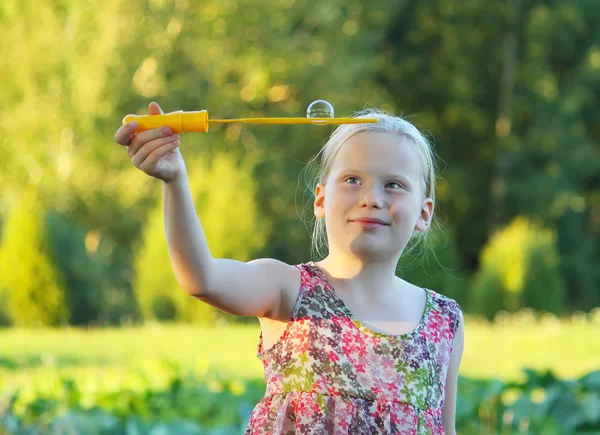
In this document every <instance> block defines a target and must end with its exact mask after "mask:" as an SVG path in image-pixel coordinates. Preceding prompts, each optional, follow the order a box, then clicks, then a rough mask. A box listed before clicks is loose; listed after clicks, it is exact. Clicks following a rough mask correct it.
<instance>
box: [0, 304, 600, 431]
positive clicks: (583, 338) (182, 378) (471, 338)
mask: <svg viewBox="0 0 600 435" xmlns="http://www.w3.org/2000/svg"><path fill="white" fill-rule="evenodd" d="M598 314H599V312H598V310H597V311H596V313H595V314H594V315H588V316H585V315H580V316H574V317H572V318H570V319H568V320H563V321H559V320H558V319H556V318H553V317H546V318H544V319H542V320H538V321H536V320H535V319H533V317H532V316H531V315H530V314H528V313H527V312H525V313H521V314H518V315H516V316H512V317H507V318H505V319H502V318H501V319H500V320H499V321H497V322H496V323H494V324H488V323H486V322H481V321H477V320H475V319H472V318H469V317H467V318H466V325H467V326H466V337H467V339H466V348H465V352H464V357H463V364H462V367H461V374H462V375H463V378H461V382H460V383H459V390H460V391H459V393H460V397H459V399H460V400H459V401H458V405H459V406H458V408H457V425H458V426H457V427H459V428H460V429H461V430H463V432H464V433H468V434H471V433H473V434H475V433H482V431H484V432H489V433H491V432H490V431H492V432H493V430H492V429H491V428H493V427H496V428H501V429H499V430H501V431H502V433H511V434H512V433H516V432H515V430H516V429H517V428H520V427H521V426H520V425H521V424H524V423H523V422H525V423H526V424H529V418H530V416H531V418H532V420H531V424H532V425H535V427H536V428H537V429H536V430H541V431H543V432H544V433H549V434H550V433H552V434H554V433H561V431H563V429H565V427H566V426H565V427H558V426H556V425H555V422H556V421H563V420H564V418H566V417H565V416H561V414H560V409H562V408H560V407H559V408H556V409H558V411H556V410H555V412H554V413H555V414H557V415H554V418H555V420H552V421H551V420H549V419H546V413H545V412H542V411H539V412H542V414H540V416H538V417H535V416H534V414H532V413H533V411H532V409H533V408H532V407H533V406H538V407H540V409H542V407H543V406H550V407H552V406H556V405H555V402H556V401H557V400H558V401H561V400H566V399H565V397H567V398H568V400H569V401H570V402H569V406H570V408H569V410H570V411H569V413H570V414H569V418H571V419H574V420H573V421H577V423H573V425H571V427H585V424H586V423H585V421H587V422H588V423H589V424H591V425H592V426H588V428H596V429H597V423H598V422H597V421H596V420H598V421H600V416H599V415H597V414H598V412H596V411H593V410H594V409H595V408H596V405H597V402H598V400H599V399H600V395H599V393H598V392H594V389H597V386H598V385H599V384H598V383H599V381H600V378H598V374H600V372H596V373H594V374H593V375H591V377H588V379H587V380H585V381H577V382H576V383H574V384H567V383H565V384H562V383H559V382H558V381H551V384H547V383H546V381H545V379H546V378H545V375H543V372H544V370H546V369H550V370H552V371H553V372H554V374H555V375H556V376H558V377H559V378H562V379H567V378H569V379H570V378H579V377H581V376H583V375H585V374H588V373H590V374H591V372H593V371H595V370H598V369H599V368H600V341H598V340H594V339H593V337H598V336H600V321H599V317H600V316H599V315H598ZM258 334H259V325H258V323H255V324H249V325H234V326H233V325H232V326H221V327H215V328H212V329H210V328H200V327H194V326H190V325H164V324H162V325H157V324H154V325H146V326H144V327H128V328H120V329H117V328H107V329H91V330H83V329H72V328H68V329H54V330H52V329H37V330H36V329H5V330H0V397H4V398H8V402H7V403H8V404H9V405H8V408H5V410H6V409H8V412H5V413H4V414H3V413H2V411H0V433H3V432H2V431H3V430H5V431H6V433H21V431H24V430H29V429H26V427H27V425H32V424H34V425H42V426H40V427H38V428H37V429H35V430H42V431H44V430H49V431H50V430H53V429H51V428H52V427H59V426H60V427H62V426H64V425H67V426H69V427H70V428H71V429H72V430H73V431H74V432H73V433H86V434H87V433H90V434H91V433H104V432H98V430H99V428H100V427H105V428H106V427H108V428H109V429H106V430H107V431H108V432H107V433H119V434H121V433H123V434H125V433H129V432H127V431H128V430H130V429H131V427H133V426H135V427H136V428H137V429H136V430H137V431H138V432H135V431H134V432H135V433H146V432H145V431H150V430H151V429H150V428H151V427H155V426H156V425H158V426H160V425H161V424H169V425H171V426H169V429H165V428H163V429H161V430H164V431H165V432H164V433H169V434H170V433H183V432H182V430H183V428H182V427H181V426H179V425H189V424H192V425H198V424H202V425H203V427H204V429H201V428H200V426H197V427H196V426H194V429H193V430H191V432H185V433H194V434H197V433H207V434H208V433H210V434H212V433H215V434H216V433H218V434H238V433H242V431H243V428H244V425H245V424H246V422H247V418H248V415H249V412H250V410H251V408H252V407H253V406H254V404H255V403H256V402H257V401H258V399H259V398H260V396H261V395H262V394H263V393H264V384H263V383H262V380H261V379H260V378H261V377H262V364H261V362H260V361H259V360H258V358H257V357H256V355H255V352H256V345H257V340H258ZM525 367H529V368H532V369H534V370H535V371H536V372H538V373H540V375H539V376H538V375H537V374H532V372H530V373H529V375H528V376H529V379H527V380H525V379H524V376H525V372H524V371H523V369H524V368H525ZM531 376H533V377H531ZM475 378H486V379H488V380H486V381H481V382H479V381H476V380H475ZM491 378H499V379H501V380H502V381H505V382H507V381H517V382H525V384H523V385H522V386H521V387H519V388H518V389H517V390H515V389H511V387H509V386H506V384H503V385H498V383H497V381H493V380H491ZM542 387H543V388H542ZM586 391H587V393H585V392H586ZM7 393H8V394H7ZM530 393H531V396H529V394H530ZM11 397H12V398H13V399H10V398H11ZM544 400H548V402H547V403H548V405H544V404H541V401H544ZM557 403H558V402H557ZM561 403H562V402H561ZM0 405H1V404H0ZM1 406H6V403H5V404H4V405H1ZM1 406H0V409H2V408H1ZM548 409H550V408H548ZM552 409H555V408H552ZM565 409H566V408H565ZM65 412H66V414H64V413H65ZM590 412H591V413H590ZM498 416H500V417H498ZM507 418H508V420H506V419H507ZM513 418H514V419H515V420H514V421H513V420H512V419H513ZM498 419H499V420H498ZM556 419H558V420H556ZM586 419H587V420H586ZM498 421H499V423H498ZM511 421H513V422H512V423H511ZM564 421H566V420H564ZM167 422H170V423H167ZM53 425H54V426H53ZM56 425H58V426H56ZM107 425H108V426H107ZM498 425H500V426H498ZM505 425H506V426H505ZM158 426H157V427H158ZM126 427H129V428H130V429H125V428H126ZM208 428H212V429H210V430H209V429H208ZM511 428H512V429H511ZM30 429H31V427H30ZM213 429H214V432H211V431H212V430H213ZM505 429H506V430H505ZM509 429H510V430H509ZM31 430H34V429H31ZM156 430H158V429H156ZM519 430H520V429H519ZM82 431H83V432H82ZM105 432H106V431H105ZM161 433H163V432H161Z"/></svg>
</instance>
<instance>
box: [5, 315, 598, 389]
mask: <svg viewBox="0 0 600 435" xmlns="http://www.w3.org/2000/svg"><path fill="white" fill-rule="evenodd" d="M588 317H590V316H588ZM595 319H596V320H593V321H590V320H583V317H574V318H572V319H570V320H568V321H558V320H557V319H554V318H551V317H550V318H547V319H546V320H543V321H541V322H536V321H535V320H533V319H532V318H531V316H530V315H528V314H527V313H523V314H521V315H518V316H514V317H511V318H509V319H507V320H503V321H500V322H497V323H495V324H491V325H490V324H487V323H484V322H479V321H476V320H475V319H471V318H469V317H467V319H466V321H465V324H466V334H465V335H466V344H465V351H464V355H463V362H462V365H461V374H462V375H465V376H468V377H477V378H490V377H496V378H500V379H502V380H517V379H521V374H522V369H523V368H524V367H530V368H533V369H536V370H543V369H551V370H552V371H553V372H554V373H555V374H556V375H557V376H558V377H561V378H572V377H579V376H581V375H584V374H585V373H588V372H590V371H592V370H597V369H598V368H600V364H599V361H600V340H597V339H594V337H600V322H599V321H598V315H596V317H595ZM259 332H260V327H259V325H258V322H257V323H256V324H250V325H236V326H223V327H215V328H212V329H211V328H200V327H195V326H190V325H147V326H144V327H128V328H121V329H118V328H108V329H93V330H83V329H72V328H69V329H56V330H52V329H39V330H36V329H4V330H0V390H1V389H3V388H6V387H10V386H15V385H23V383H30V382H33V381H34V380H36V379H37V380H39V382H42V383H44V382H50V381H48V379H50V378H52V377H53V376H54V375H56V376H58V375H60V374H71V375H73V376H75V377H77V378H80V379H82V378H89V380H90V382H94V383H99V384H102V379H104V378H106V379H107V381H106V382H107V383H108V382H109V381H108V379H111V380H112V381H110V382H113V381H114V380H115V379H116V380H117V381H118V379H119V376H120V373H126V372H127V371H128V370H131V369H132V368H134V369H135V368H139V369H143V370H146V371H147V370H150V371H152V368H151V367H152V365H153V364H158V362H159V361H169V362H173V363H175V364H177V365H179V366H181V367H182V368H184V369H185V370H192V371H194V372H196V373H199V374H205V373H210V374H213V375H216V376H224V377H235V378H239V379H255V378H261V377H262V374H263V373H262V370H263V368H262V363H261V362H260V360H259V359H258V358H257V357H256V345H257V341H258V335H259ZM109 374H110V375H109ZM105 375H106V376H105ZM117 381H114V382H117ZM35 382H38V381H35ZM101 386H102V385H101ZM104 387H105V388H109V385H108V384H105V385H104ZM115 387H116V385H115Z"/></svg>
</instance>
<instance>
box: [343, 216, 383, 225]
mask: <svg viewBox="0 0 600 435" xmlns="http://www.w3.org/2000/svg"><path fill="white" fill-rule="evenodd" d="M350 222H354V223H357V224H363V225H383V226H387V225H389V224H388V223H386V222H384V221H382V220H381V219H376V218H359V219H351V220H350Z"/></svg>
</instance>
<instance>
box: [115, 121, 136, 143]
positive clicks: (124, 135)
mask: <svg viewBox="0 0 600 435" xmlns="http://www.w3.org/2000/svg"><path fill="white" fill-rule="evenodd" d="M137 126H138V124H137V122H135V121H132V122H129V123H127V124H125V125H122V126H121V127H119V129H118V130H117V132H116V133H115V142H117V143H118V144H119V145H124V146H127V145H129V143H130V142H131V140H132V139H133V136H134V133H135V129H136V128H137Z"/></svg>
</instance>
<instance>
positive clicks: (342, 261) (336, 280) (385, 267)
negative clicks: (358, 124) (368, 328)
mask: <svg viewBox="0 0 600 435" xmlns="http://www.w3.org/2000/svg"><path fill="white" fill-rule="evenodd" d="M397 263H398V261H397V259H390V260H389V261H382V260H381V259H372V260H371V259H364V258H358V257H347V256H342V255H339V254H338V255H336V254H335V253H332V252H330V253H329V255H328V256H327V257H326V258H324V259H323V260H321V261H319V262H318V263H317V265H318V266H319V268H321V269H322V270H323V271H324V272H325V273H326V274H327V275H328V278H329V279H330V281H331V284H332V285H333V286H334V287H335V289H336V290H338V291H341V292H344V293H350V294H354V295H361V294H364V295H368V297H369V299H374V298H377V297H378V295H379V296H381V295H384V294H386V293H389V292H390V291H393V290H394V289H396V288H397V284H398V279H397V277H396V265H397Z"/></svg>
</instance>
